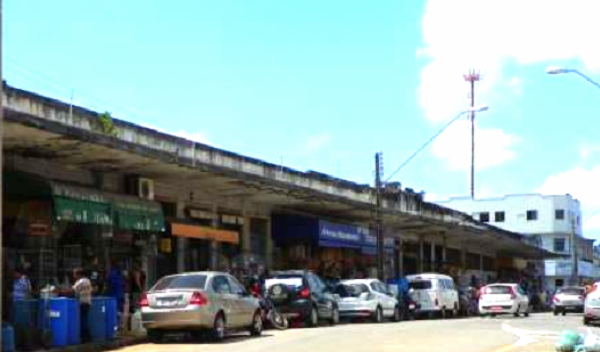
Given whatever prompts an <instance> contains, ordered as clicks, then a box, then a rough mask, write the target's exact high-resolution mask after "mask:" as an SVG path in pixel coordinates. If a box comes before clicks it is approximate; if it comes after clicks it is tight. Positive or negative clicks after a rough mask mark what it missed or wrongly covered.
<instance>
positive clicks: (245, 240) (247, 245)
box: [241, 215, 252, 255]
mask: <svg viewBox="0 0 600 352" xmlns="http://www.w3.org/2000/svg"><path fill="white" fill-rule="evenodd" d="M251 222H252V218H251V217H249V216H246V215H244V225H243V226H242V238H241V242H242V253H243V254H244V255H248V254H250V252H252V247H251V236H252V234H251V229H252V227H251V226H252V224H251Z"/></svg>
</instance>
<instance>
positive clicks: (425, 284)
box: [408, 280, 433, 290]
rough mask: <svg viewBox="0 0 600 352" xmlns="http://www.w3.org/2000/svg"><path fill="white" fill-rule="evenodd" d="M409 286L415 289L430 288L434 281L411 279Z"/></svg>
mask: <svg viewBox="0 0 600 352" xmlns="http://www.w3.org/2000/svg"><path fill="white" fill-rule="evenodd" d="M408 287H409V288H411V289H413V290H430V289H431V288H432V287H433V282H432V281H431V280H419V281H411V282H409V283H408Z"/></svg>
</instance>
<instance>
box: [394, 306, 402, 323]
mask: <svg viewBox="0 0 600 352" xmlns="http://www.w3.org/2000/svg"><path fill="white" fill-rule="evenodd" d="M392 319H393V320H394V321H395V322H399V321H401V320H402V314H401V312H400V307H398V306H396V307H395V308H394V317H393V318H392Z"/></svg>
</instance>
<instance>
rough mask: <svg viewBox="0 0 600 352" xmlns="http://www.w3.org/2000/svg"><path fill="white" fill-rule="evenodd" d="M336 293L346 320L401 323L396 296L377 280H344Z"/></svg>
mask: <svg viewBox="0 0 600 352" xmlns="http://www.w3.org/2000/svg"><path fill="white" fill-rule="evenodd" d="M335 293H336V294H337V295H339V296H340V299H339V301H338V307H339V310H340V316H341V317H344V318H358V317H368V318H372V319H373V321H374V322H375V323H381V322H382V321H383V319H384V318H389V319H392V320H394V321H400V319H401V316H400V306H399V304H398V300H397V299H396V298H395V296H394V294H393V293H392V292H390V291H389V290H388V288H387V286H386V285H384V284H383V283H382V282H381V281H379V280H377V279H357V280H344V281H342V282H340V283H339V285H338V286H337V287H336V289H335Z"/></svg>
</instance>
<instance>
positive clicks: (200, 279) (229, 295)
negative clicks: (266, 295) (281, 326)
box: [140, 272, 263, 341]
mask: <svg viewBox="0 0 600 352" xmlns="http://www.w3.org/2000/svg"><path fill="white" fill-rule="evenodd" d="M140 306H141V311H142V322H143V324H144V327H145V328H146V329H147V331H148V337H149V338H150V340H152V341H160V340H161V339H162V337H163V335H164V334H165V333H167V332H179V331H186V332H192V333H194V334H203V333H204V332H209V333H210V334H211V335H212V337H213V338H214V339H216V340H222V339H223V338H224V337H225V335H226V333H227V331H229V330H248V331H249V332H250V333H251V334H252V335H255V336H258V335H260V334H261V333H262V330H263V326H262V318H261V316H262V315H261V308H260V304H259V301H258V300H257V299H256V298H254V297H253V296H252V295H250V294H249V293H248V292H247V291H246V290H245V289H244V287H243V286H242V285H241V284H240V283H239V282H238V281H237V279H236V278H234V277H233V276H231V275H229V274H227V273H221V272H193V273H184V274H178V275H172V276H166V277H164V278H162V279H161V280H159V281H158V282H157V283H156V285H154V287H152V288H151V289H150V290H149V291H148V293H147V294H146V295H144V296H143V297H142V299H141V301H140Z"/></svg>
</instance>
